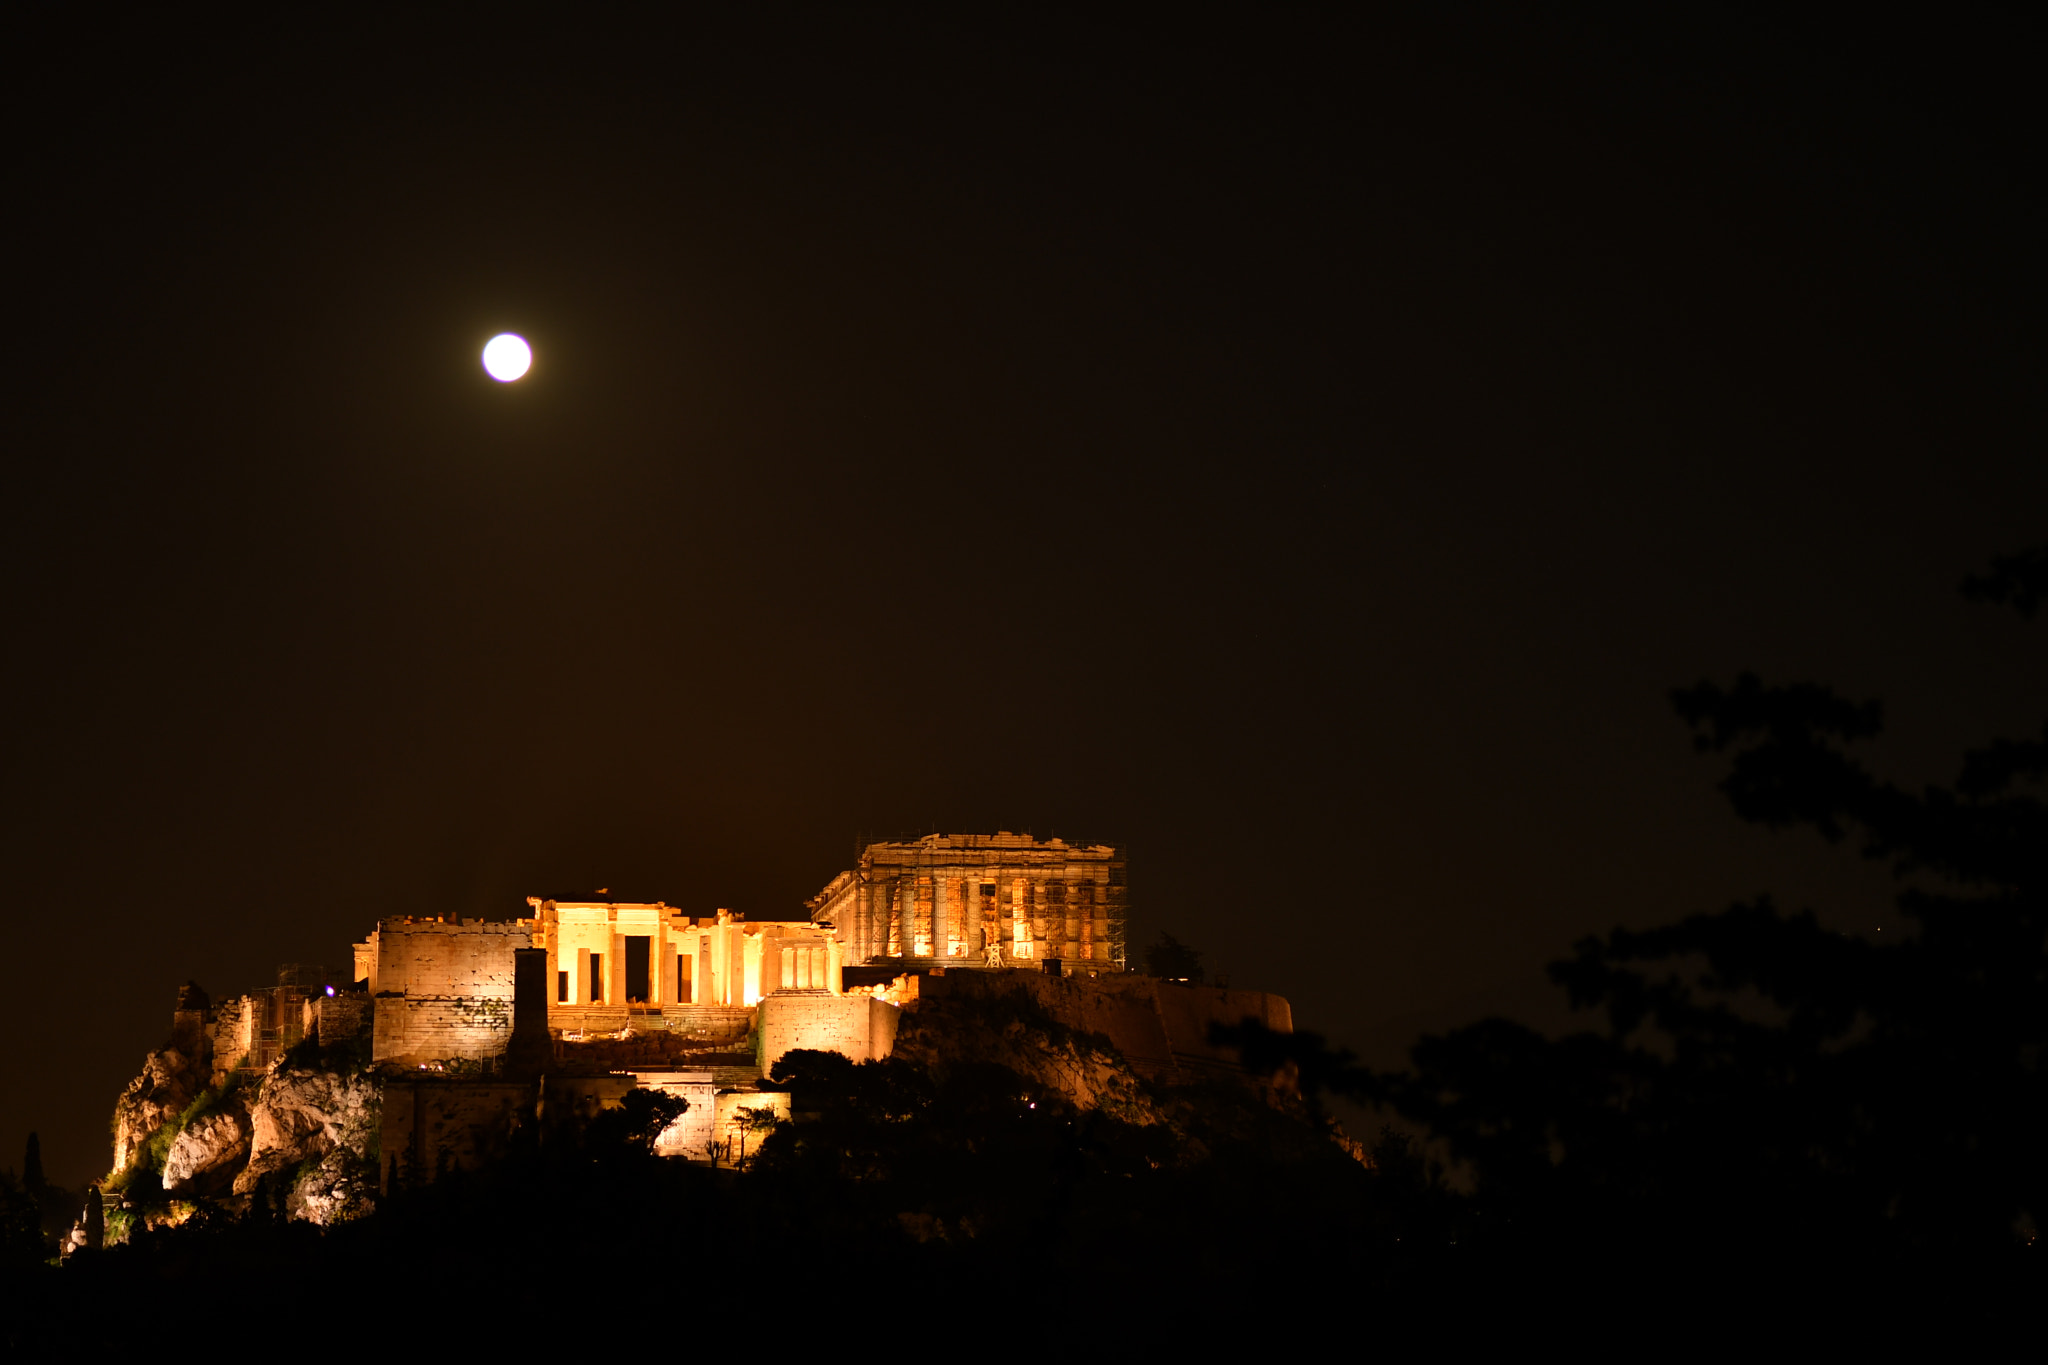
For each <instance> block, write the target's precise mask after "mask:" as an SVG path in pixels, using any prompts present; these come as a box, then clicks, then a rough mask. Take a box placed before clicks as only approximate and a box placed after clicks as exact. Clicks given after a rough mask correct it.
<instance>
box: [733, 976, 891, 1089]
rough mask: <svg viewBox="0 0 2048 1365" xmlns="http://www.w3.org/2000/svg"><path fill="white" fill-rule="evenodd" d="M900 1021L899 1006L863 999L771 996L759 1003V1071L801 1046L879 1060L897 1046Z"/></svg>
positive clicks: (841, 996)
mask: <svg viewBox="0 0 2048 1365" xmlns="http://www.w3.org/2000/svg"><path fill="white" fill-rule="evenodd" d="M897 1017H898V1011H897V1007H896V1006H894V1005H892V1004H890V1003H889V1002H888V1001H886V1000H876V999H873V998H872V997H869V996H864V995H771V996H769V997H767V998H766V999H764V1000H763V1001H762V1002H761V1025H760V1027H761V1069H762V1071H763V1072H764V1073H765V1072H767V1071H770V1070H772V1069H773V1068H774V1066H775V1063H776V1061H777V1060H778V1059H779V1058H780V1057H781V1056H782V1054H783V1053H785V1052H791V1051H794V1050H795V1049H797V1048H815V1049H817V1050H818V1051H820V1052H837V1053H839V1054H840V1055H841V1056H844V1057H851V1058H852V1059H853V1060H854V1061H856V1062H866V1061H880V1060H881V1059H882V1058H884V1057H886V1056H888V1055H889V1053H890V1051H891V1050H892V1049H893V1048H894V1047H895V1045H896V1020H897Z"/></svg>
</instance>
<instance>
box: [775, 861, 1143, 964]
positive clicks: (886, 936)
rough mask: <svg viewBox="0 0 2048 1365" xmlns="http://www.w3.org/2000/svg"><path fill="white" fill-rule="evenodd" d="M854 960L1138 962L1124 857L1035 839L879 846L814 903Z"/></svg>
mask: <svg viewBox="0 0 2048 1365" xmlns="http://www.w3.org/2000/svg"><path fill="white" fill-rule="evenodd" d="M808 904H809V907H810V912H811V920H812V922H813V923H816V924H819V925H829V926H832V927H833V930H834V937H835V938H836V939H837V940H838V941H839V942H840V943H841V944H842V945H843V950H844V952H845V956H846V961H847V962H848V963H850V964H855V965H858V964H864V963H888V962H933V963H937V964H939V965H945V964H946V963H947V962H949V961H959V962H970V963H974V964H976V965H985V966H991V967H1002V966H1028V967H1034V968H1036V967H1038V966H1040V965H1041V964H1042V963H1044V962H1046V961H1048V960H1052V961H1060V960H1072V961H1076V962H1085V963H1088V964H1090V965H1089V967H1088V968H1087V970H1094V971H1121V970H1123V969H1124V968H1125V967H1126V966H1127V965H1128V962H1127V958H1126V943H1125V915H1126V905H1125V880H1124V855H1123V850H1122V849H1120V848H1117V847H1115V846H1113V845H1110V844H1069V843H1067V842H1066V841H1064V840H1061V839H1047V840H1044V841H1042V842H1041V841H1040V840H1037V839H1034V838H1032V837H1031V836H1030V835H1028V834H1012V833H1011V832H1010V831H1008V830H1001V831H998V832H997V833H995V834H928V835H926V836H925V837H923V838H922V839H918V840H916V841H914V842H908V843H879V844H869V845H868V846H867V848H866V849H865V850H863V851H862V853H861V855H860V861H859V863H858V865H856V866H855V867H853V868H851V869H849V870H848V871H845V872H842V873H840V874H839V875H838V876H837V877H834V878H833V879H832V881H831V882H830V883H829V884H827V885H826V887H825V889H824V890H822V891H820V892H819V893H818V894H817V895H815V896H813V897H812V898H811V899H810V901H809V902H808Z"/></svg>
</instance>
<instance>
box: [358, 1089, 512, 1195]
mask: <svg viewBox="0 0 2048 1365" xmlns="http://www.w3.org/2000/svg"><path fill="white" fill-rule="evenodd" d="M533 1102H534V1090H533V1087H532V1086H531V1085H522V1084H516V1083H511V1082H503V1081H387V1082H386V1083H385V1085H384V1108H383V1113H382V1116H381V1121H380V1124H379V1128H378V1147H377V1150H378V1153H379V1155H380V1157H381V1159H382V1166H383V1170H382V1172H381V1188H382V1189H383V1192H384V1193H386V1194H389V1193H391V1191H392V1188H393V1187H394V1185H396V1184H425V1183H427V1182H429V1181H431V1180H433V1179H435V1178H436V1177H437V1176H438V1175H440V1174H441V1173H443V1172H445V1171H448V1170H451V1169H453V1170H464V1171H473V1170H476V1169H477V1168H478V1167H480V1166H481V1165H483V1163H484V1162H486V1161H489V1160H491V1159H492V1158H494V1157H497V1156H500V1155H502V1154H503V1153H504V1151H505V1149H506V1146H507V1144H508V1143H509V1142H510V1140H511V1137H512V1133H513V1132H514V1131H515V1130H516V1129H517V1128H518V1127H519V1125H520V1124H522V1123H526V1122H530V1121H531V1120H532V1117H533Z"/></svg>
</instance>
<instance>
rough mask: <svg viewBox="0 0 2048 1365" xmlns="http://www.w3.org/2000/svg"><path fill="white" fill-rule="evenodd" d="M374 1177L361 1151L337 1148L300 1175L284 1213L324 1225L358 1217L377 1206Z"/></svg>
mask: <svg viewBox="0 0 2048 1365" xmlns="http://www.w3.org/2000/svg"><path fill="white" fill-rule="evenodd" d="M376 1196H377V1190H376V1180H375V1177H374V1176H373V1175H372V1174H371V1173H370V1169H369V1167H368V1166H367V1165H366V1164H365V1163H364V1161H363V1159H362V1154H361V1153H359V1152H357V1151H355V1150H353V1149H352V1148H349V1147H337V1148H335V1149H334V1150H333V1151H331V1152H329V1153H328V1154H327V1155H326V1156H325V1157H323V1158H321V1161H320V1164H319V1165H318V1166H315V1167H314V1168H313V1169H312V1170H310V1171H307V1172H306V1173H305V1174H304V1175H302V1176H300V1177H299V1180H298V1183H297V1184H295V1185H293V1186H292V1190H291V1193H290V1194H289V1195H287V1196H286V1198H285V1207H284V1211H285V1216H286V1217H287V1218H293V1219H298V1220H300V1221H303V1222H308V1223H313V1224H316V1225H318V1226H320V1227H326V1226H327V1225H328V1224H329V1223H339V1222H344V1221H346V1220H347V1219H350V1218H360V1217H362V1216H363V1215H364V1214H366V1213H368V1212H370V1211H371V1209H373V1208H374V1207H375V1206H376Z"/></svg>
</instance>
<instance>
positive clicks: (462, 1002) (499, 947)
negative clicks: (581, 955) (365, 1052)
mask: <svg viewBox="0 0 2048 1365" xmlns="http://www.w3.org/2000/svg"><path fill="white" fill-rule="evenodd" d="M370 943H371V946H372V947H373V949H374V952H373V953H372V954H371V960H370V975H369V982H370V987H369V988H370V993H371V997H372V1001H373V1005H372V1009H373V1017H372V1028H373V1033H372V1041H371V1047H370V1055H371V1057H372V1058H373V1059H374V1060H376V1061H379V1062H383V1061H392V1062H399V1063H407V1064H410V1063H420V1062H434V1061H445V1060H451V1059H464V1060H477V1059H482V1058H487V1057H497V1056H501V1055H502V1054H503V1053H504V1051H505V1046H506V1044H507V1043H508V1042H509V1041H510V1040H511V1036H512V1002H513V997H514V994H515V990H516V986H517V980H518V958H517V953H518V950H519V949H521V948H530V947H532V946H533V933H532V928H531V926H530V924H529V922H528V921H525V920H474V919H472V920H463V921H461V922H460V923H455V922H450V921H443V920H432V919H411V918H398V919H386V920H380V921H379V922H378V924H377V932H376V933H375V934H373V935H371V936H370Z"/></svg>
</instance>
